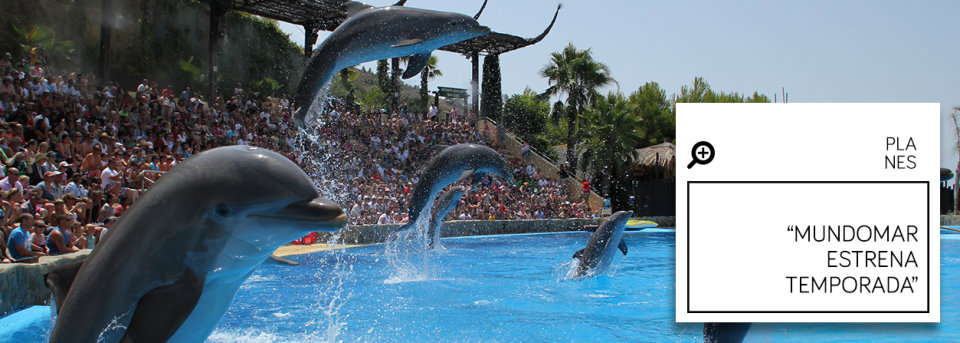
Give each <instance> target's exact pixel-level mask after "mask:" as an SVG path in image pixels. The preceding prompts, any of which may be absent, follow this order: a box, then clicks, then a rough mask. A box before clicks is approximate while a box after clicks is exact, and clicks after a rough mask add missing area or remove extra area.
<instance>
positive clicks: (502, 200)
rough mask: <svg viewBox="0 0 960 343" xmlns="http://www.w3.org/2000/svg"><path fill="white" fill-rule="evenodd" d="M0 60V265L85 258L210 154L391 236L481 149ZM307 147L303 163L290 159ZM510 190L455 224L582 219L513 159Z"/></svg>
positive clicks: (485, 184) (472, 194)
mask: <svg viewBox="0 0 960 343" xmlns="http://www.w3.org/2000/svg"><path fill="white" fill-rule="evenodd" d="M50 70H51V69H50V68H47V66H44V65H42V64H41V63H36V64H34V65H31V64H30V63H29V61H27V60H26V59H23V60H21V61H19V62H14V61H13V59H12V58H11V57H10V56H9V55H4V56H2V58H0V80H2V82H0V117H2V119H3V120H2V123H0V163H3V166H0V191H2V192H0V220H2V223H0V225H2V230H0V240H2V241H3V243H4V245H6V246H5V247H3V246H0V248H4V249H2V250H3V251H4V253H3V254H0V261H2V262H9V261H11V260H21V259H30V258H35V257H36V256H40V255H43V254H56V253H63V252H70V251H74V250H75V249H77V248H93V247H94V246H96V244H97V242H98V241H99V240H100V237H101V236H102V235H103V234H104V233H105V232H107V231H108V229H107V226H108V225H107V224H105V223H107V222H112V218H114V217H119V216H122V214H123V212H124V211H126V209H127V208H128V207H129V206H130V205H132V204H133V203H135V202H136V199H137V198H138V197H139V196H140V195H141V194H142V193H143V192H144V191H145V190H146V189H147V188H149V187H150V186H151V185H152V184H153V183H154V182H156V181H157V180H158V179H159V178H161V177H162V175H163V173H164V172H166V171H169V170H170V169H171V168H173V167H175V166H176V165H177V164H179V163H181V162H182V161H183V160H184V159H186V158H189V157H190V156H192V155H194V154H197V153H199V152H201V151H204V150H207V149H211V148H214V147H217V146H223V145H233V144H247V145H254V146H260V147H264V148H267V149H270V150H273V151H277V152H279V153H281V154H284V155H286V156H288V157H289V158H291V159H293V160H295V161H297V162H299V163H300V165H301V166H302V167H303V168H304V170H305V171H307V173H308V174H310V175H311V176H312V177H313V178H314V180H315V181H316V182H317V185H318V187H319V188H320V189H321V191H322V192H324V194H325V195H327V196H329V197H331V198H335V199H337V200H339V201H340V202H341V204H342V205H343V206H344V208H345V209H346V210H347V212H348V213H349V216H350V223H351V224H376V223H381V224H384V223H400V222H404V221H405V220H406V219H407V218H406V210H405V209H406V207H407V197H408V196H409V194H410V191H411V189H412V187H413V185H415V184H416V183H417V181H418V177H417V174H418V173H419V169H420V168H422V167H423V166H424V165H425V164H426V162H427V161H428V160H429V159H430V157H431V156H433V155H434V154H436V153H437V152H439V151H440V150H441V149H442V148H444V147H446V146H449V145H453V144H458V143H467V142H470V143H483V140H482V139H481V137H480V135H479V133H478V132H477V130H475V129H474V127H473V126H471V125H470V124H469V123H465V122H454V121H450V122H444V121H436V120H422V119H421V118H422V117H429V116H428V115H424V114H419V115H418V114H416V113H413V112H407V111H400V113H397V114H393V115H388V114H385V113H372V114H357V113H355V112H352V111H349V110H348V109H347V108H345V107H344V106H335V105H332V106H331V108H330V109H329V110H328V111H326V113H325V114H324V115H322V116H321V117H322V118H323V121H324V122H323V124H322V125H320V126H319V128H318V134H317V136H316V137H307V136H305V135H303V134H300V133H298V132H297V130H296V128H294V127H293V125H292V124H291V123H292V121H291V112H292V109H291V103H290V101H289V100H287V99H286V98H285V97H279V98H278V97H272V96H271V97H267V98H266V99H262V100H255V99H252V98H248V97H247V96H245V95H244V92H243V91H242V89H240V88H239V86H238V87H237V89H235V91H234V92H233V95H232V96H230V97H217V98H216V99H214V100H213V101H207V100H205V99H203V98H202V97H200V96H197V95H195V94H194V93H193V92H192V91H191V90H190V89H189V88H185V89H183V91H181V92H180V93H175V92H174V90H173V87H171V86H169V85H168V86H167V87H164V88H163V89H161V88H159V87H158V84H157V83H156V82H151V81H150V80H148V79H144V80H143V81H142V82H141V83H140V84H139V85H138V86H137V87H136V88H135V89H133V90H126V89H123V88H121V87H120V86H118V85H117V84H116V83H113V82H100V81H98V80H96V79H95V77H94V76H93V75H92V74H82V73H79V72H76V71H74V72H64V73H59V74H51V73H50ZM299 145H302V146H303V149H301V150H300V151H302V152H301V153H299V154H296V153H295V149H294V146H299ZM509 164H510V166H511V168H513V169H514V170H513V173H514V183H513V184H505V182H506V181H505V180H502V179H499V178H495V177H490V176H478V177H474V178H472V179H471V180H469V183H468V184H466V186H467V192H466V194H465V195H464V197H463V199H462V200H461V203H460V204H459V206H458V207H457V209H455V210H454V211H451V213H450V215H449V218H451V219H535V218H567V217H584V216H591V215H593V213H592V212H591V211H590V210H589V208H588V207H587V206H586V204H585V203H584V202H583V201H582V200H579V199H574V198H573V197H571V196H570V195H569V194H568V193H567V192H566V188H565V187H564V186H563V185H561V184H560V182H559V180H554V179H550V178H547V177H543V176H542V175H540V173H539V172H537V170H536V169H535V168H534V167H533V166H531V165H529V164H524V162H523V161H521V160H516V159H510V160H509Z"/></svg>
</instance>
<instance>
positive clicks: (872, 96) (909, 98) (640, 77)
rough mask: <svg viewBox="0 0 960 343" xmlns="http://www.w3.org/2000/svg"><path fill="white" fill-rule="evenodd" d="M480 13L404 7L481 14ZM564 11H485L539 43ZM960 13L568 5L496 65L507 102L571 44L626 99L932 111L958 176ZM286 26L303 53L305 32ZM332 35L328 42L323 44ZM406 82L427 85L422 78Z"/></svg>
mask: <svg viewBox="0 0 960 343" xmlns="http://www.w3.org/2000/svg"><path fill="white" fill-rule="evenodd" d="M393 2H394V1H384V0H371V1H367V3H369V4H372V5H375V6H386V5H390V4H392V3H393ZM482 2H483V1H482V0H474V1H449V0H447V1H443V0H409V1H408V2H407V4H406V5H407V6H409V7H419V8H427V9H433V10H442V11H451V12H460V13H466V14H469V15H473V14H475V13H476V11H477V10H478V9H479V8H480V5H481V4H482ZM557 4H558V2H556V1H543V0H521V1H508V0H489V3H488V4H487V8H486V9H485V10H484V12H483V15H482V16H481V17H480V19H479V21H480V23H481V24H483V25H486V26H489V27H490V28H491V29H492V30H493V31H497V32H502V33H509V34H513V35H517V36H521V37H534V36H536V35H538V34H540V32H542V31H543V29H544V28H546V26H547V25H548V24H549V23H550V19H551V18H552V16H553V12H554V10H555V9H556V6H557ZM957 13H960V1H922V0H921V1H866V0H864V1H846V0H844V1H835V0H834V1H822V0H806V1H636V0H605V1H602V2H601V1H585V0H577V1H564V2H563V8H562V9H561V10H560V15H559V17H558V18H557V23H556V25H555V26H554V28H553V30H552V31H551V32H550V34H549V35H548V36H547V37H546V38H545V39H544V40H543V41H541V42H540V43H537V44H535V45H532V46H528V47H526V48H522V49H519V50H515V51H512V52H509V53H506V54H504V55H502V56H501V57H500V67H501V69H502V87H503V92H504V94H507V95H510V94H516V93H520V92H523V90H524V88H526V87H530V88H531V89H533V90H535V91H537V92H542V91H543V90H544V89H546V87H548V83H547V80H546V79H545V78H543V77H541V76H540V75H539V71H540V70H541V69H543V67H544V66H545V65H547V63H548V62H549V60H550V53H551V52H556V51H560V50H562V49H563V48H564V47H565V46H566V45H567V44H569V43H572V44H573V45H574V46H576V47H577V48H579V49H591V52H592V54H593V57H594V59H596V60H598V61H600V62H603V63H605V64H606V65H607V66H609V68H610V70H611V74H612V76H613V77H614V79H616V80H617V82H618V84H619V90H620V91H621V92H623V93H625V94H629V93H630V92H632V91H635V90H636V89H637V88H639V87H640V86H641V85H643V84H644V83H646V82H650V81H655V82H657V83H659V84H660V86H661V87H662V88H663V89H665V90H666V92H667V94H675V93H679V91H680V87H681V86H683V85H690V84H692V83H693V79H694V77H697V76H702V77H704V79H705V80H706V81H707V82H708V83H709V84H710V86H711V88H712V89H714V90H722V91H727V92H733V91H735V92H740V93H744V94H752V93H753V92H754V91H758V92H760V93H763V94H766V95H768V96H769V97H770V98H771V99H772V98H773V95H774V93H777V94H778V95H777V97H778V100H782V96H781V95H780V94H781V93H782V92H784V91H785V92H786V93H787V94H788V99H789V101H790V102H936V103H940V132H941V133H940V166H942V167H947V168H950V169H955V168H956V167H957V161H958V153H957V151H956V149H955V148H954V147H955V146H956V145H957V139H956V133H955V131H954V127H953V122H952V119H951V118H950V114H951V112H952V108H953V107H956V106H960V44H958V43H960V19H958V18H957ZM280 26H281V29H283V30H284V31H285V32H287V33H289V34H290V38H291V39H292V40H293V41H294V42H297V43H298V44H300V45H301V46H302V45H303V28H302V27H301V26H296V25H292V24H286V23H281V25H280ZM327 35H329V33H327V32H321V33H320V38H319V40H318V43H319V42H321V41H323V39H324V38H326V36H327ZM434 56H437V58H438V60H439V69H440V70H441V71H442V72H443V74H444V76H443V77H440V78H438V79H434V80H432V81H431V83H430V88H431V89H436V86H447V87H458V88H469V84H470V77H471V70H470V62H469V61H468V60H467V59H466V58H464V57H463V56H462V55H458V54H454V53H449V52H442V51H438V52H435V53H434ZM364 66H366V67H367V68H371V69H373V68H375V67H376V64H375V63H367V64H365V65H364ZM408 83H410V84H411V85H419V77H417V78H414V79H411V80H408ZM616 90H617V86H610V87H608V89H606V90H605V91H616ZM904 120H909V117H905V118H904ZM865 125H866V124H865ZM918 148H921V149H922V148H923V147H918Z"/></svg>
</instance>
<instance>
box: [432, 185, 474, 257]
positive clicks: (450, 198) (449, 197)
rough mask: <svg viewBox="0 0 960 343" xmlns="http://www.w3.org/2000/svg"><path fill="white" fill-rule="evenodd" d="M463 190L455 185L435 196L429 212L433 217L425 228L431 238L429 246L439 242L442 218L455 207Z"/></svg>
mask: <svg viewBox="0 0 960 343" xmlns="http://www.w3.org/2000/svg"><path fill="white" fill-rule="evenodd" d="M465 191H466V189H465V188H463V187H461V186H457V187H453V188H451V189H448V190H447V191H446V192H443V194H440V197H438V198H437V201H436V204H434V206H433V213H432V214H431V215H432V216H433V218H431V219H430V229H428V230H427V236H428V237H430V238H431V239H430V247H435V246H436V245H437V244H439V243H440V236H442V235H441V230H440V228H441V227H442V226H443V218H446V217H447V213H450V211H451V210H453V209H454V208H455V207H457V202H459V201H460V198H461V197H463V192H465Z"/></svg>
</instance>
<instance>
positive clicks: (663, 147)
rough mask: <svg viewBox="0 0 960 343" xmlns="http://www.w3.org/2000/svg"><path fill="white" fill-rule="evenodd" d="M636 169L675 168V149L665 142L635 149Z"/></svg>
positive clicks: (671, 144)
mask: <svg viewBox="0 0 960 343" xmlns="http://www.w3.org/2000/svg"><path fill="white" fill-rule="evenodd" d="M637 155H638V156H637V167H665V168H666V169H674V168H676V159H677V147H676V146H675V145H673V143H670V142H666V143H660V144H657V145H652V146H648V147H646V148H643V149H637Z"/></svg>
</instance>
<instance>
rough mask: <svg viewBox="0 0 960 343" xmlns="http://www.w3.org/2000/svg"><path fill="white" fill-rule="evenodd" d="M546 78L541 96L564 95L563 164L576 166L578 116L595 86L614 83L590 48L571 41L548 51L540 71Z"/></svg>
mask: <svg viewBox="0 0 960 343" xmlns="http://www.w3.org/2000/svg"><path fill="white" fill-rule="evenodd" d="M540 75H541V76H543V77H546V78H547V79H548V80H549V84H550V87H548V88H547V90H546V91H545V92H544V96H553V95H560V96H564V95H565V96H566V111H565V114H566V116H565V117H566V119H567V163H568V164H569V165H570V167H571V170H573V169H575V168H576V166H577V163H576V162H577V161H576V159H577V156H576V153H575V151H576V146H577V128H578V127H579V125H578V122H579V116H580V114H581V113H583V112H584V111H585V109H586V108H587V107H588V106H589V105H590V103H591V102H592V101H593V100H594V99H596V98H597V97H598V93H597V89H598V88H600V87H602V86H604V85H606V84H609V83H611V82H614V80H613V77H611V76H610V69H609V68H608V67H607V65H606V64H603V63H601V62H598V61H595V60H594V59H593V56H592V55H591V53H590V49H586V50H579V49H577V48H576V47H574V46H573V43H570V44H569V45H567V47H566V48H564V49H563V50H562V51H559V52H554V53H551V54H550V63H548V64H547V65H546V66H544V68H543V69H541V70H540Z"/></svg>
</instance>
